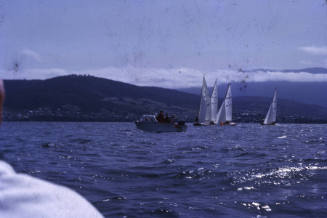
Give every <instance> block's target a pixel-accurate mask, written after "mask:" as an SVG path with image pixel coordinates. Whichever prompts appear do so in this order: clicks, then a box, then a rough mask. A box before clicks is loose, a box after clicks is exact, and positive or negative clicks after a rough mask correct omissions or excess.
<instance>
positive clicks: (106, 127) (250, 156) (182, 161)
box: [0, 122, 327, 217]
mask: <svg viewBox="0 0 327 218" xmlns="http://www.w3.org/2000/svg"><path fill="white" fill-rule="evenodd" d="M326 133H327V125H295V124H292V125H289V124H284V125H279V126H261V125H258V124H240V125H238V126H236V127H223V128H221V127H215V126H212V127H197V128H196V127H193V126H190V125H189V129H188V131H187V132H186V133H167V134H153V133H144V132H141V131H139V130H137V129H135V127H134V124H132V123H46V122H43V123H33V122H29V123H28V122H26V123H24V122H21V123H14V122H11V123H4V125H3V126H2V127H1V130H0V158H1V159H4V160H5V161H7V162H9V163H10V164H11V165H13V167H14V168H15V169H16V171H18V172H23V173H27V174H30V175H33V176H35V177H39V178H43V179H47V180H49V181H52V182H55V183H58V184H62V185H65V186H68V187H70V188H72V189H74V190H76V191H77V192H79V193H80V194H81V195H83V196H84V197H85V198H87V199H88V200H89V201H90V202H91V203H92V204H93V205H95V207H97V208H98V209H99V211H100V212H101V213H102V214H103V215H105V216H106V217H111V216H112V217H123V216H127V217H217V216H231V217H258V216H267V217H296V216H303V217H327V134H326Z"/></svg>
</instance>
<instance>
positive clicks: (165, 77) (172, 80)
mask: <svg viewBox="0 0 327 218" xmlns="http://www.w3.org/2000/svg"><path fill="white" fill-rule="evenodd" d="M68 74H83V75H93V76H97V77H102V78H107V79H112V80H116V81H121V82H126V83H131V84H135V85H139V86H158V87H165V88H185V87H195V86H201V84H202V77H203V75H205V76H206V79H207V82H208V85H209V86H212V85H213V83H214V81H215V80H216V79H217V80H218V83H227V82H266V81H289V82H327V74H312V73H309V72H279V71H256V72H242V71H235V70H223V69H222V70H216V71H210V72H203V71H200V70H196V69H191V68H173V69H162V68H137V67H132V66H127V67H124V68H116V67H106V68H99V69H89V70H84V71H74V70H66V69H61V68H47V69H42V68H38V69H24V70H23V71H22V72H20V74H18V75H17V77H19V78H26V79H46V78H50V77H55V76H63V75H68ZM0 78H12V76H10V75H8V73H7V75H6V74H5V73H4V72H3V73H1V72H0Z"/></svg>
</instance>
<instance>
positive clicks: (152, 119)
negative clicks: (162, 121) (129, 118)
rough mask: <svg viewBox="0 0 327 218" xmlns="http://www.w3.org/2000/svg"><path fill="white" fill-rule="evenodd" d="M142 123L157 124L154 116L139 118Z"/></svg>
mask: <svg viewBox="0 0 327 218" xmlns="http://www.w3.org/2000/svg"><path fill="white" fill-rule="evenodd" d="M141 121H143V122H157V119H156V117H155V116H154V115H143V116H142V118H141Z"/></svg>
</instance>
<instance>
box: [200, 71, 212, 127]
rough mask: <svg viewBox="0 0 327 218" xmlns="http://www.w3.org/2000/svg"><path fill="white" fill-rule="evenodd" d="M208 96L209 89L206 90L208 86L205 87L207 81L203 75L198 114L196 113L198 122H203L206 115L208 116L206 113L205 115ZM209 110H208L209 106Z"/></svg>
mask: <svg viewBox="0 0 327 218" xmlns="http://www.w3.org/2000/svg"><path fill="white" fill-rule="evenodd" d="M208 96H209V91H208V87H207V82H206V79H205V77H203V82H202V90H201V101H200V109H199V115H198V122H199V123H204V122H205V121H206V120H207V117H208V115H207V114H208ZM209 110H210V107H209ZM209 113H210V112H209Z"/></svg>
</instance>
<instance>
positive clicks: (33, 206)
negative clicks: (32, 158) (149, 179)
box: [0, 161, 103, 218]
mask: <svg viewBox="0 0 327 218" xmlns="http://www.w3.org/2000/svg"><path fill="white" fill-rule="evenodd" d="M0 217H8V218H9V217H10V218H24V217H26V218H30V217H33V218H39V217H40V218H41V217H42V218H48V217H56V218H57V217H60V218H75V217H76V218H80V217H83V218H97V217H103V216H102V215H101V214H100V213H99V212H98V211H97V210H96V209H95V208H94V207H93V206H92V205H91V204H90V203H88V202H87V201H86V200H85V199H84V198H83V197H81V196H80V195H79V194H77V193H76V192H74V191H72V190H70V189H68V188H65V187H63V186H58V185H55V184H52V183H50V182H46V181H43V180H40V179H37V178H33V177H32V176H29V175H24V174H17V173H16V172H15V171H14V170H13V168H12V167H11V166H10V165H9V164H7V163H5V162H3V161H0Z"/></svg>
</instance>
